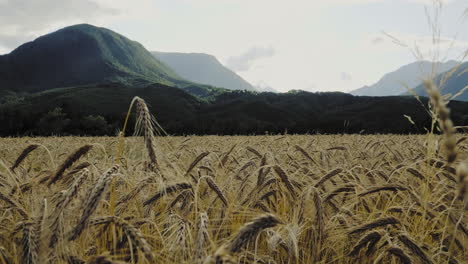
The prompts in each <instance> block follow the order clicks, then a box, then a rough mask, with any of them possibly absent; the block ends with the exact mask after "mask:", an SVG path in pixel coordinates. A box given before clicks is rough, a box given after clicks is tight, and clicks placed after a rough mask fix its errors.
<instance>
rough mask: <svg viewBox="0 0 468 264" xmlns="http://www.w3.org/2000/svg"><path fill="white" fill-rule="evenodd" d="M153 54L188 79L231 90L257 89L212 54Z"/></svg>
mask: <svg viewBox="0 0 468 264" xmlns="http://www.w3.org/2000/svg"><path fill="white" fill-rule="evenodd" d="M152 54H153V55H154V56H155V57H156V58H157V59H158V60H160V61H162V62H164V63H165V64H167V65H169V67H171V68H172V69H174V71H175V72H176V73H177V74H179V75H180V76H182V78H184V79H186V80H189V81H192V82H196V83H202V84H208V85H212V86H216V87H223V88H226V89H229V90H249V91H254V90H255V88H254V87H253V86H252V85H251V84H250V83H248V82H247V81H245V80H244V79H242V77H240V76H239V75H237V74H236V73H235V72H233V71H231V70H229V69H228V68H226V67H224V66H223V65H222V64H221V63H220V62H219V61H218V60H217V59H216V58H215V57H214V56H212V55H208V54H203V53H170V52H152Z"/></svg>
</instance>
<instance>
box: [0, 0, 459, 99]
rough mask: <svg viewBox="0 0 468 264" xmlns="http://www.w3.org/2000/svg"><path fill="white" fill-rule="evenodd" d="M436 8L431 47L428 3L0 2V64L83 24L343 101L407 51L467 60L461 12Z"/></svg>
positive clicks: (410, 58)
mask: <svg viewBox="0 0 468 264" xmlns="http://www.w3.org/2000/svg"><path fill="white" fill-rule="evenodd" d="M291 2H292V3H291ZM443 2H444V6H443V9H442V13H441V16H440V19H439V22H438V23H439V24H440V27H441V34H440V37H441V42H440V43H438V44H434V43H433V41H432V35H431V34H432V31H431V29H430V27H429V26H428V22H427V19H426V14H425V7H426V8H427V10H428V11H429V13H430V14H431V15H432V13H431V12H432V11H431V10H432V6H431V3H432V1H430V0H327V1H306V0H296V1H290V2H289V3H287V2H285V1H271V0H270V1H267V0H256V1H242V0H153V1H151V0H137V1H132V2H131V3H129V2H128V1H124V0H118V1H110V0H95V1H92V0H84V1H79V2H78V1H58V0H45V1H42V2H41V3H38V2H36V3H28V1H26V0H20V1H18V0H15V1H10V0H0V10H1V11H0V14H1V16H0V22H1V23H2V28H0V54H5V53H9V52H10V51H11V50H13V49H14V48H16V47H17V46H19V45H21V44H22V43H24V42H27V41H31V40H33V39H35V38H37V37H38V36H40V35H43V34H46V33H49V32H52V31H55V30H57V29H59V28H62V27H65V26H69V25H73V24H78V23H90V24H93V25H96V26H100V27H106V28H109V29H111V30H114V31H116V32H117V33H120V34H123V35H125V36H127V37H128V38H130V39H132V40H135V41H138V42H140V43H142V44H143V45H144V46H145V47H146V48H147V49H148V50H150V51H163V52H196V53H207V54H211V55H214V56H216V57H217V58H218V59H219V60H220V62H221V63H223V65H225V66H227V67H228V68H230V69H231V70H233V71H235V72H236V73H237V74H239V75H240V76H242V77H243V78H244V79H246V80H247V81H248V82H250V83H251V84H252V85H254V86H258V85H261V86H270V87H272V88H274V89H276V90H278V91H287V90H291V89H302V90H307V91H344V92H348V91H351V90H354V89H357V88H360V87H362V86H364V85H371V84H373V83H375V82H376V81H377V80H378V79H379V78H380V77H382V75H384V74H386V73H388V72H390V71H393V70H395V69H397V68H399V67H401V66H403V65H405V64H408V63H411V62H414V61H416V57H415V56H414V55H413V54H412V53H411V51H410V48H414V47H415V46H417V47H419V48H420V51H421V54H423V55H424V58H425V59H427V60H432V59H433V55H435V54H436V53H437V52H436V51H440V55H439V56H438V59H437V60H442V61H446V60H451V59H456V60H460V58H461V56H462V55H463V54H464V53H466V52H467V51H468V32H466V30H465V31H462V29H463V26H465V27H466V24H467V22H466V15H467V14H468V12H467V11H468V4H466V3H464V2H465V1H462V0H451V1H443ZM387 34H388V35H387ZM389 35H390V36H389ZM392 36H394V37H396V38H398V39H399V40H401V41H402V42H403V43H404V44H405V45H406V47H404V46H403V45H402V43H399V44H397V43H395V41H394V40H393V39H392Z"/></svg>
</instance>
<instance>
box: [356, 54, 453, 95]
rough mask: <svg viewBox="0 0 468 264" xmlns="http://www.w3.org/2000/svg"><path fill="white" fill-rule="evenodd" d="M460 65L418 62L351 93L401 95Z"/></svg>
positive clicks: (451, 62)
mask: <svg viewBox="0 0 468 264" xmlns="http://www.w3.org/2000/svg"><path fill="white" fill-rule="evenodd" d="M458 64H460V63H459V62H457V61H454V60H450V61H447V62H431V61H425V60H421V61H416V62H413V63H410V64H406V65H403V66H401V67H400V68H398V69H397V70H395V71H393V72H390V73H387V74H385V75H384V76H383V77H382V78H381V79H380V80H379V81H378V82H377V83H375V84H373V85H370V86H364V87H362V88H359V89H356V90H354V91H351V94H353V95H364V96H391V95H400V94H402V93H404V92H406V91H407V90H406V88H413V87H416V86H417V85H418V84H420V83H421V80H422V79H424V78H427V77H429V76H435V75H437V74H439V73H442V72H445V71H448V70H450V69H452V68H453V67H455V66H457V65H458Z"/></svg>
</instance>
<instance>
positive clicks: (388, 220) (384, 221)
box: [348, 216, 401, 235]
mask: <svg viewBox="0 0 468 264" xmlns="http://www.w3.org/2000/svg"><path fill="white" fill-rule="evenodd" d="M399 224H401V222H400V220H398V219H396V218H395V217H393V216H388V217H383V218H378V219H376V220H374V221H371V222H368V223H366V224H363V225H361V226H358V227H355V228H353V229H351V230H350V231H349V232H348V234H349V235H353V234H360V233H362V232H365V231H368V230H372V229H375V228H377V227H382V226H386V225H399Z"/></svg>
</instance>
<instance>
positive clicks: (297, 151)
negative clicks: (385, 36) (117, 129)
mask: <svg viewBox="0 0 468 264" xmlns="http://www.w3.org/2000/svg"><path fill="white" fill-rule="evenodd" d="M454 138H456V143H455V144H456V148H455V150H456V154H457V157H456V161H454V162H451V163H448V162H447V154H450V153H446V152H447V151H446V150H445V148H443V147H442V146H443V145H444V144H443V140H444V139H443V137H442V136H435V135H432V134H429V135H370V136H362V135H301V136H295V135H285V136H282V135H278V136H232V137H231V136H203V137H198V136H193V137H154V138H153V142H151V144H152V145H153V146H154V148H151V149H153V151H148V149H149V148H148V142H147V140H146V139H145V138H144V137H126V138H118V137H99V138H97V137H96V138H92V137H49V138H3V139H0V146H1V149H0V190H1V192H0V205H1V207H2V211H1V212H2V214H1V216H0V223H1V225H0V239H1V240H0V263H468V249H467V247H468V219H467V217H468V214H467V208H468V206H467V204H464V202H463V198H465V201H467V199H466V186H467V184H466V182H467V177H466V175H467V174H468V168H467V167H466V166H463V165H462V164H466V161H467V159H468V155H467V153H468V152H467V150H468V139H467V136H466V135H463V134H457V135H456V136H454ZM119 148H120V150H119ZM151 152H152V153H151ZM148 154H150V155H148ZM464 188H465V189H464Z"/></svg>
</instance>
